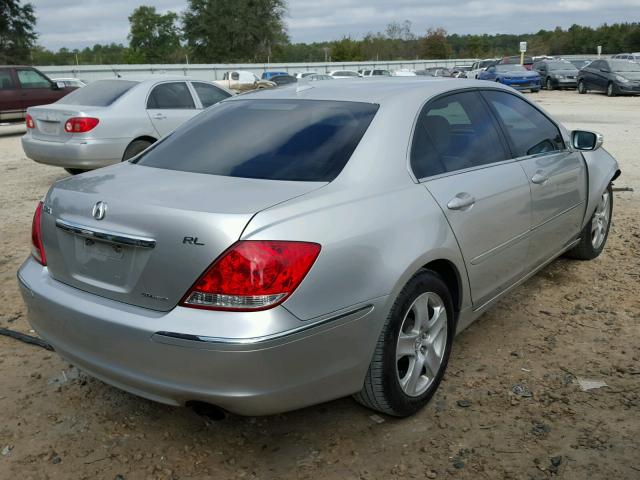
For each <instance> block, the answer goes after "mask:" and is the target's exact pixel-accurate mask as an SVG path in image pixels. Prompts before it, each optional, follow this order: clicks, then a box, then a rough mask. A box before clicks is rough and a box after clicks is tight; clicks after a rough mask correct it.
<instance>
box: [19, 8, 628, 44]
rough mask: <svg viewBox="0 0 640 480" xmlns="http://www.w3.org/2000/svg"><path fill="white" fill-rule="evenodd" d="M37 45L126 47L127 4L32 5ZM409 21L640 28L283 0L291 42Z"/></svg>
mask: <svg viewBox="0 0 640 480" xmlns="http://www.w3.org/2000/svg"><path fill="white" fill-rule="evenodd" d="M23 2H24V0H23ZM31 3H32V4H33V5H34V6H35V9H36V16H37V18H38V23H37V28H36V29H37V31H38V33H39V35H40V36H39V43H40V44H41V45H44V46H45V47H47V48H50V49H58V48H60V47H69V48H82V47H85V46H91V45H93V44H95V43H109V42H116V43H124V44H126V43H127V34H128V32H129V22H128V20H127V17H128V16H129V14H130V13H131V11H132V10H133V9H134V8H135V5H136V2H132V1H127V0H31ZM186 3H187V2H186V0H182V1H181V0H146V1H142V2H141V4H145V5H154V6H155V7H156V8H157V9H158V10H159V11H162V12H164V11H167V10H173V11H176V12H180V11H181V10H182V9H184V8H185V5H186ZM403 20H410V21H411V22H412V24H413V31H414V32H415V33H419V34H422V33H423V32H424V31H425V30H426V29H427V28H429V27H444V28H445V29H446V30H447V31H448V32H449V33H489V34H493V33H529V32H536V31H538V30H540V29H541V28H544V29H547V30H549V29H553V28H555V27H556V26H561V27H565V28H566V27H568V26H570V25H572V24H574V23H578V24H581V25H591V26H598V25H600V24H602V23H604V22H607V23H615V22H632V21H640V0H536V1H529V2H527V1H513V0H289V13H288V15H287V18H286V22H287V25H288V30H289V35H290V36H291V39H292V41H294V42H312V41H320V40H334V39H339V38H341V37H343V36H345V35H350V36H351V37H356V38H358V37H362V35H364V34H365V33H367V32H369V31H373V32H377V31H383V30H384V27H385V25H386V24H388V23H389V22H391V21H403Z"/></svg>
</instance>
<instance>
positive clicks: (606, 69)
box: [600, 68, 609, 73]
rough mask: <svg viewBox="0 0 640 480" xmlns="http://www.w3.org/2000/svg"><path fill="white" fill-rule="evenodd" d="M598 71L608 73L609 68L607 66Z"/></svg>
mask: <svg viewBox="0 0 640 480" xmlns="http://www.w3.org/2000/svg"><path fill="white" fill-rule="evenodd" d="M600 71H601V72H602V73H609V69H608V68H601V69H600Z"/></svg>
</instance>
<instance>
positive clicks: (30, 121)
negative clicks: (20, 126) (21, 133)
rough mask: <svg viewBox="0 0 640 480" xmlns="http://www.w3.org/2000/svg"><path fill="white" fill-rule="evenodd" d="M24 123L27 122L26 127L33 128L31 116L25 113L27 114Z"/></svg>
mask: <svg viewBox="0 0 640 480" xmlns="http://www.w3.org/2000/svg"><path fill="white" fill-rule="evenodd" d="M24 121H25V123H26V124H27V128H35V127H36V126H35V124H34V123H33V117H32V116H31V115H29V114H28V113H27V116H26V117H25V118H24Z"/></svg>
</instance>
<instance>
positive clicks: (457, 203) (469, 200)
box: [447, 192, 476, 210]
mask: <svg viewBox="0 0 640 480" xmlns="http://www.w3.org/2000/svg"><path fill="white" fill-rule="evenodd" d="M475 203H476V199H475V197H473V196H471V195H469V194H468V193H466V192H461V193H458V194H457V195H456V196H455V197H453V198H452V199H451V200H449V203H447V208H448V209H449V210H468V209H470V208H471V207H473V205H474V204H475Z"/></svg>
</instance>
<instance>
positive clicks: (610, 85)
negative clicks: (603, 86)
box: [607, 82, 616, 97]
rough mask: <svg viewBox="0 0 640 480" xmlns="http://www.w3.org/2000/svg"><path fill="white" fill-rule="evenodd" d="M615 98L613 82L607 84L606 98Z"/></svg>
mask: <svg viewBox="0 0 640 480" xmlns="http://www.w3.org/2000/svg"><path fill="white" fill-rule="evenodd" d="M615 96H616V89H615V87H614V86H613V82H609V83H608V84H607V97H615Z"/></svg>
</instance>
